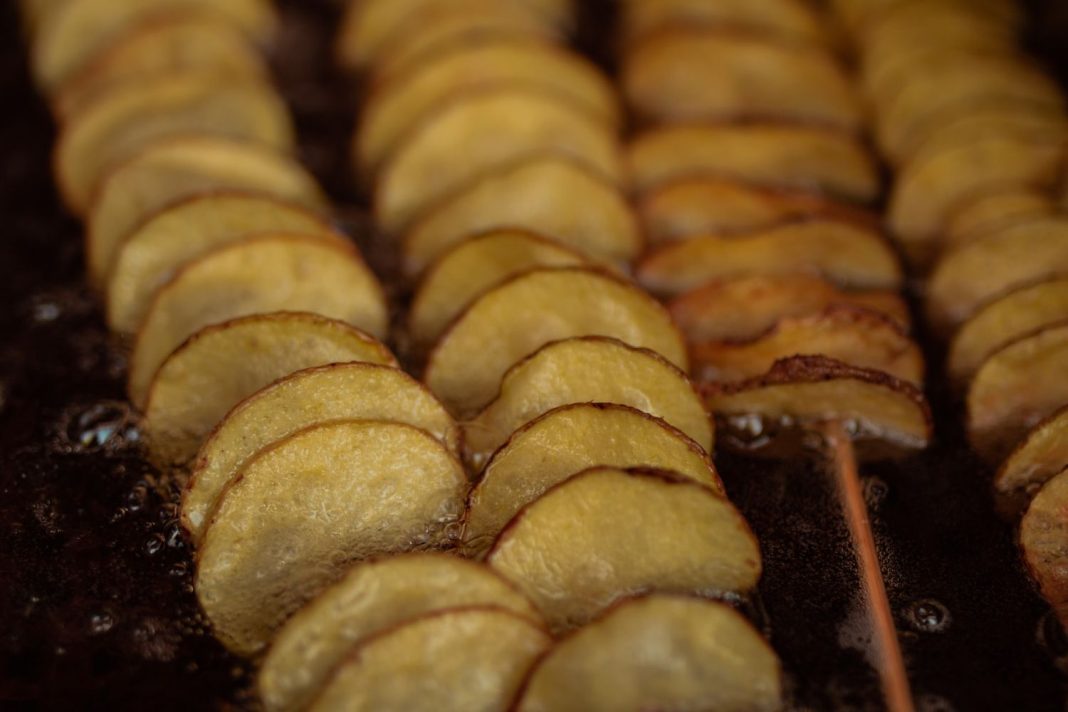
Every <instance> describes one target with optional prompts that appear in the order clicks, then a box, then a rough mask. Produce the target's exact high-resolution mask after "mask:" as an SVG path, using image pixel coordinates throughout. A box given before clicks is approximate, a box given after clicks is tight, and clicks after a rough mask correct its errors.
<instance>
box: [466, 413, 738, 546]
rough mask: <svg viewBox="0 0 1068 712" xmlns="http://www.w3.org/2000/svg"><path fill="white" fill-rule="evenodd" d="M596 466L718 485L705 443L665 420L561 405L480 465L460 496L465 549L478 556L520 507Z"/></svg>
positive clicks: (720, 487) (524, 428) (719, 489)
mask: <svg viewBox="0 0 1068 712" xmlns="http://www.w3.org/2000/svg"><path fill="white" fill-rule="evenodd" d="M601 465H603V466H607V467H619V468H628V467H649V468H653V469H661V470H670V471H672V472H675V473H678V474H680V475H684V476H686V477H689V478H690V479H692V480H694V481H695V482H701V483H703V484H705V485H708V486H709V487H711V488H713V489H714V490H716V491H717V492H720V493H722V492H723V484H722V483H721V482H720V479H719V476H718V475H717V474H716V471H715V469H714V468H713V467H712V463H711V461H710V460H709V459H708V455H707V454H706V452H705V450H704V449H703V448H701V446H700V445H698V444H697V443H695V442H694V441H693V440H691V439H690V438H688V437H686V435H685V434H683V433H682V431H680V430H676V429H675V428H673V427H672V426H670V425H668V423H667V422H666V421H664V420H661V419H660V418H657V417H655V416H652V415H649V414H648V413H646V412H643V411H640V410H637V409H635V408H631V407H630V406H625V405H618V404H615V403H573V404H571V405H565V406H560V407H559V408H554V409H552V410H550V411H549V412H547V413H545V414H544V415H541V416H539V417H537V418H535V419H534V420H532V421H530V422H529V423H526V424H525V425H523V426H522V427H520V428H519V429H518V430H516V432H514V433H512V436H511V437H510V438H509V439H508V442H507V443H506V444H505V445H504V446H503V447H502V448H501V449H500V450H498V451H497V452H496V453H495V454H494V456H493V459H491V460H490V462H489V464H488V465H486V469H485V470H484V471H483V473H482V478H481V479H480V480H479V482H478V484H477V485H476V486H475V488H474V489H473V490H472V491H471V495H470V497H469V498H468V501H467V520H466V523H465V525H464V533H463V545H464V552H465V554H466V555H467V556H471V557H481V556H483V555H485V553H486V551H488V550H489V547H490V545H491V544H492V543H493V540H494V539H496V538H497V535H498V534H500V533H501V530H502V529H504V527H505V525H506V524H508V522H509V521H510V520H511V519H512V517H514V516H515V515H516V514H517V513H518V512H519V510H520V509H522V508H523V507H525V506H526V505H527V504H529V503H530V502H533V501H534V500H535V499H537V498H538V497H540V496H541V495H542V494H544V493H545V492H546V490H548V489H549V488H550V487H552V486H553V485H555V484H557V483H558V482H562V481H563V480H565V479H567V478H568V477H570V476H571V475H573V474H575V473H576V472H580V471H582V470H585V469H587V468H590V467H595V466H601Z"/></svg>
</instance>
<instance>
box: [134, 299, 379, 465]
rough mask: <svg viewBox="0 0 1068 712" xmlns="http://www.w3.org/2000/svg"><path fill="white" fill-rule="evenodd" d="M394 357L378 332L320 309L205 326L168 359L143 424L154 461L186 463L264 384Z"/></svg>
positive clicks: (151, 392) (154, 382)
mask: <svg viewBox="0 0 1068 712" xmlns="http://www.w3.org/2000/svg"><path fill="white" fill-rule="evenodd" d="M348 361H366V362H368V363H377V364H383V365H387V366H396V365H397V362H396V360H395V359H394V358H393V355H392V354H391V353H390V352H389V350H388V349H387V348H386V347H385V346H383V345H382V344H381V343H379V342H378V341H376V340H375V339H374V338H373V337H371V336H368V335H367V334H365V333H363V332H362V331H359V330H358V329H356V328H354V327H351V326H349V325H348V324H345V323H342V322H340V321H334V320H332V319H326V318H324V317H321V316H317V315H315V314H302V313H298V312H286V313H281V314H257V315H255V316H248V317H244V318H242V319H235V320H233V321H229V322H226V323H225V324H218V325H216V326H209V327H207V328H206V329H202V330H201V331H199V332H198V333H197V334H196V335H194V336H193V337H192V338H191V339H189V340H188V341H186V342H185V344H183V345H182V346H181V347H180V348H178V349H177V350H176V351H175V352H174V353H173V354H171V355H170V357H169V358H168V359H167V360H166V361H165V362H164V363H163V366H161V367H160V369H159V370H158V371H157V372H156V375H155V377H154V378H153V379H152V385H151V387H150V388H149V390H148V396H147V398H146V403H147V404H146V405H145V408H144V411H145V416H144V420H143V421H142V429H143V431H144V434H145V439H146V440H147V441H148V451H149V455H150V457H151V458H152V460H153V461H154V462H155V463H157V464H159V465H161V466H168V465H172V464H183V463H186V462H188V461H189V460H190V459H192V458H193V457H194V456H195V455H196V453H197V449H198V448H199V447H200V444H201V443H202V442H203V441H204V438H206V437H207V435H208V433H210V432H211V430H212V428H214V427H215V425H216V424H217V423H218V422H219V421H221V420H222V419H223V418H224V417H225V416H226V414H227V413H228V412H230V410H231V409H232V408H233V407H234V406H235V405H237V404H238V403H240V402H241V401H243V400H245V399H246V398H248V397H249V396H251V395H252V394H253V393H256V392H257V391H259V390H260V389H261V388H265V387H266V386H269V385H270V384H272V383H274V382H275V381H277V380H278V379H280V378H284V377H285V376H288V375H289V374H291V373H294V372H296V371H300V370H302V369H306V368H312V367H314V366H324V365H326V364H330V363H344V362H348Z"/></svg>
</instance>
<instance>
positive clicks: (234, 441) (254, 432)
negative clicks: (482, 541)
mask: <svg viewBox="0 0 1068 712" xmlns="http://www.w3.org/2000/svg"><path fill="white" fill-rule="evenodd" d="M332 420H377V421H382V422H390V423H405V424H407V425H411V426H412V427H415V428H419V429H420V430H423V431H425V432H427V433H429V434H430V435H432V436H434V437H435V438H436V439H437V440H439V441H440V442H441V443H442V444H443V445H445V446H446V447H447V448H448V449H449V451H450V452H451V453H452V454H453V455H457V456H459V455H460V428H459V426H458V425H457V424H456V421H454V420H453V419H452V417H450V416H449V414H448V413H447V412H446V411H445V408H444V407H443V406H442V405H441V404H440V403H438V401H437V400H436V399H435V398H434V396H432V395H431V394H430V392H429V391H428V390H426V388H425V387H424V386H423V385H422V384H421V383H419V382H418V381H416V380H415V379H413V378H412V377H411V376H409V375H408V374H406V373H404V372H403V371H401V370H400V369H397V368H393V367H390V366H381V365H378V364H373V363H360V362H356V363H336V364H330V365H327V366H319V367H316V368H311V369H307V370H303V371H298V372H296V373H294V374H292V375H290V376H287V377H285V378H283V379H282V380H280V381H277V382H275V383H273V384H271V385H270V386H267V387H266V388H264V389H262V390H260V391H257V392H256V393H255V394H254V395H252V396H250V397H249V398H247V399H245V400H244V401H242V402H241V403H239V404H238V405H237V406H236V407H235V408H234V409H233V410H231V411H230V412H229V413H227V415H226V417H225V418H224V419H223V421H222V422H221V423H219V424H218V425H217V426H216V427H215V429H214V430H213V431H212V433H211V435H210V436H209V437H208V439H207V441H206V442H205V443H204V445H203V446H202V447H201V448H200V451H199V452H198V453H197V457H196V460H194V461H193V466H192V472H191V474H190V477H189V480H188V481H187V483H186V486H185V489H184V490H183V492H182V524H183V525H184V526H185V529H186V531H188V532H189V534H190V537H191V538H192V539H193V541H194V542H197V541H199V540H200V538H201V537H202V536H203V535H204V530H205V528H206V527H207V524H208V522H209V521H210V520H211V513H212V511H213V509H214V507H215V504H216V502H217V501H218V498H219V494H220V493H221V492H222V491H223V489H224V488H226V487H227V486H228V485H229V484H230V483H231V482H233V481H234V479H235V478H236V477H237V476H238V475H239V473H240V471H241V468H242V467H244V465H245V463H247V462H248V461H249V459H250V458H252V457H253V456H254V455H255V454H256V453H257V452H258V451H259V450H260V449H262V448H264V447H267V446H268V445H270V444H271V443H273V442H276V441H278V440H282V439H284V438H287V437H289V436H290V435H292V434H293V433H295V432H297V431H298V430H302V429H304V428H306V427H308V426H311V425H315V424H317V423H325V422H329V421H332Z"/></svg>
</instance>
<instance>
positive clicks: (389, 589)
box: [258, 553, 538, 712]
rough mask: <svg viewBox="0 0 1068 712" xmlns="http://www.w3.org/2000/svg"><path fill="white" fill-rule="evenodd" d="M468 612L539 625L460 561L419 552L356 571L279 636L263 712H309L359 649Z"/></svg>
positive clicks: (482, 572) (488, 576)
mask: <svg viewBox="0 0 1068 712" xmlns="http://www.w3.org/2000/svg"><path fill="white" fill-rule="evenodd" d="M467 606H497V607H500V608H501V609H503V610H509V611H512V612H513V613H516V614H518V615H521V616H523V617H525V618H527V619H530V620H537V619H538V614H537V612H536V611H535V610H534V607H533V606H532V605H531V603H530V602H529V601H527V600H526V599H525V598H523V596H522V595H520V594H519V592H518V591H516V590H515V589H514V588H513V587H512V586H511V585H510V584H509V583H507V582H506V581H505V580H504V579H502V578H500V577H499V576H497V575H495V574H494V573H493V572H492V571H490V569H489V568H487V567H485V566H480V565H479V564H475V563H473V562H470V561H465V560H464V559H461V558H458V557H455V556H447V555H444V554H434V553H415V554H403V555H401V556H394V557H391V558H388V559H382V560H381V561H374V562H368V563H364V564H357V565H356V566H354V567H352V568H351V569H350V570H349V571H348V573H346V574H345V577H344V578H343V579H342V580H341V581H339V582H337V583H336V584H334V585H333V586H331V587H330V588H328V589H327V590H326V591H324V592H323V593H321V594H320V595H319V596H317V597H316V598H315V599H314V600H313V601H312V602H311V603H309V604H308V605H307V606H305V607H304V608H303V609H301V610H300V611H299V612H298V613H297V614H296V615H294V616H293V617H292V618H290V619H289V620H288V621H287V622H286V624H285V626H283V627H282V629H281V630H280V631H279V632H278V636H277V637H276V638H275V640H274V642H273V643H272V644H271V647H270V650H269V651H268V653H267V656H266V658H265V659H264V661H263V665H262V666H261V667H260V672H259V677H258V687H259V691H260V697H261V699H262V700H263V703H264V706H265V707H266V708H267V709H268V710H271V712H275V711H279V712H280V711H282V710H299V709H305V708H306V707H307V705H308V704H309V703H310V702H311V701H312V700H313V699H314V698H315V695H316V693H317V692H318V690H319V689H320V688H321V687H322V686H323V685H324V684H325V683H326V682H327V681H328V680H329V679H330V677H331V675H332V673H333V671H334V669H335V668H336V667H337V665H338V663H342V662H344V659H345V658H346V657H348V656H349V654H350V653H351V652H352V650H353V648H354V647H355V646H357V645H359V644H361V643H362V642H363V641H365V640H367V639H369V638H370V637H371V636H374V635H377V634H379V633H383V632H385V631H387V630H390V629H392V628H393V627H394V626H398V625H401V624H404V623H406V622H408V621H410V620H413V619H415V618H420V617H422V616H425V615H427V614H428V613H434V612H438V611H444V610H447V609H453V608H458V607H467ZM463 657H464V659H465V660H466V659H467V656H466V655H465V656H463Z"/></svg>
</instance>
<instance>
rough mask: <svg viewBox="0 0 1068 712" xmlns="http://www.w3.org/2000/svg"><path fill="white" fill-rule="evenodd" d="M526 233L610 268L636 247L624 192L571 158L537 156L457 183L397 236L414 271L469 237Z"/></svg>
mask: <svg viewBox="0 0 1068 712" xmlns="http://www.w3.org/2000/svg"><path fill="white" fill-rule="evenodd" d="M502 228H517V229H523V230H530V231H532V232H536V233H539V234H542V235H546V236H548V237H551V238H553V239H554V240H556V241H558V242H560V243H561V244H563V245H566V246H568V247H571V248H574V249H576V250H578V251H579V252H582V253H584V254H586V255H588V256H589V257H591V258H593V259H595V260H598V261H600V262H604V263H607V264H609V265H618V264H622V263H625V262H629V261H630V260H632V259H633V258H634V257H635V256H637V255H638V253H639V252H641V249H642V246H643V242H644V241H643V239H642V234H641V228H640V227H639V225H638V221H637V220H636V219H635V217H634V213H633V211H632V210H631V209H630V205H629V204H628V203H627V200H626V199H625V197H624V196H623V194H622V193H621V192H620V191H619V190H618V189H617V188H616V187H615V186H613V185H612V184H611V183H609V182H607V181H605V180H604V179H603V178H601V177H600V176H598V175H597V174H595V173H592V172H590V171H589V170H587V169H586V168H583V166H582V165H580V164H579V163H576V162H575V161H574V160H571V159H569V158H565V157H562V156H538V157H534V158H531V159H529V160H524V161H521V162H519V163H516V164H515V165H511V166H508V167H506V168H501V169H500V170H498V171H495V172H493V173H491V174H489V175H487V176H484V177H482V178H480V179H478V180H476V181H475V182H473V183H471V184H470V185H468V186H466V187H465V188H463V189H462V190H461V191H459V192H458V193H457V194H455V195H453V196H451V197H450V198H449V199H448V200H446V201H444V202H443V203H441V204H440V205H438V206H436V207H435V208H432V209H431V210H430V211H429V212H428V213H427V214H426V215H424V216H423V217H422V218H421V219H419V220H417V221H416V222H415V224H414V225H413V226H412V229H411V230H410V231H409V232H408V233H407V235H406V236H405V238H404V268H405V271H406V272H408V274H412V275H417V274H420V273H421V272H422V271H423V270H424V269H425V268H426V267H427V266H428V265H429V264H431V263H432V262H433V261H434V260H435V259H436V258H437V257H439V256H441V255H442V254H444V253H445V252H446V251H447V250H448V249H449V248H451V247H453V246H454V245H456V244H457V243H459V242H461V241H463V240H465V239H466V238H468V237H470V236H471V235H474V234H478V233H480V232H485V231H488V230H496V229H502Z"/></svg>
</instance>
